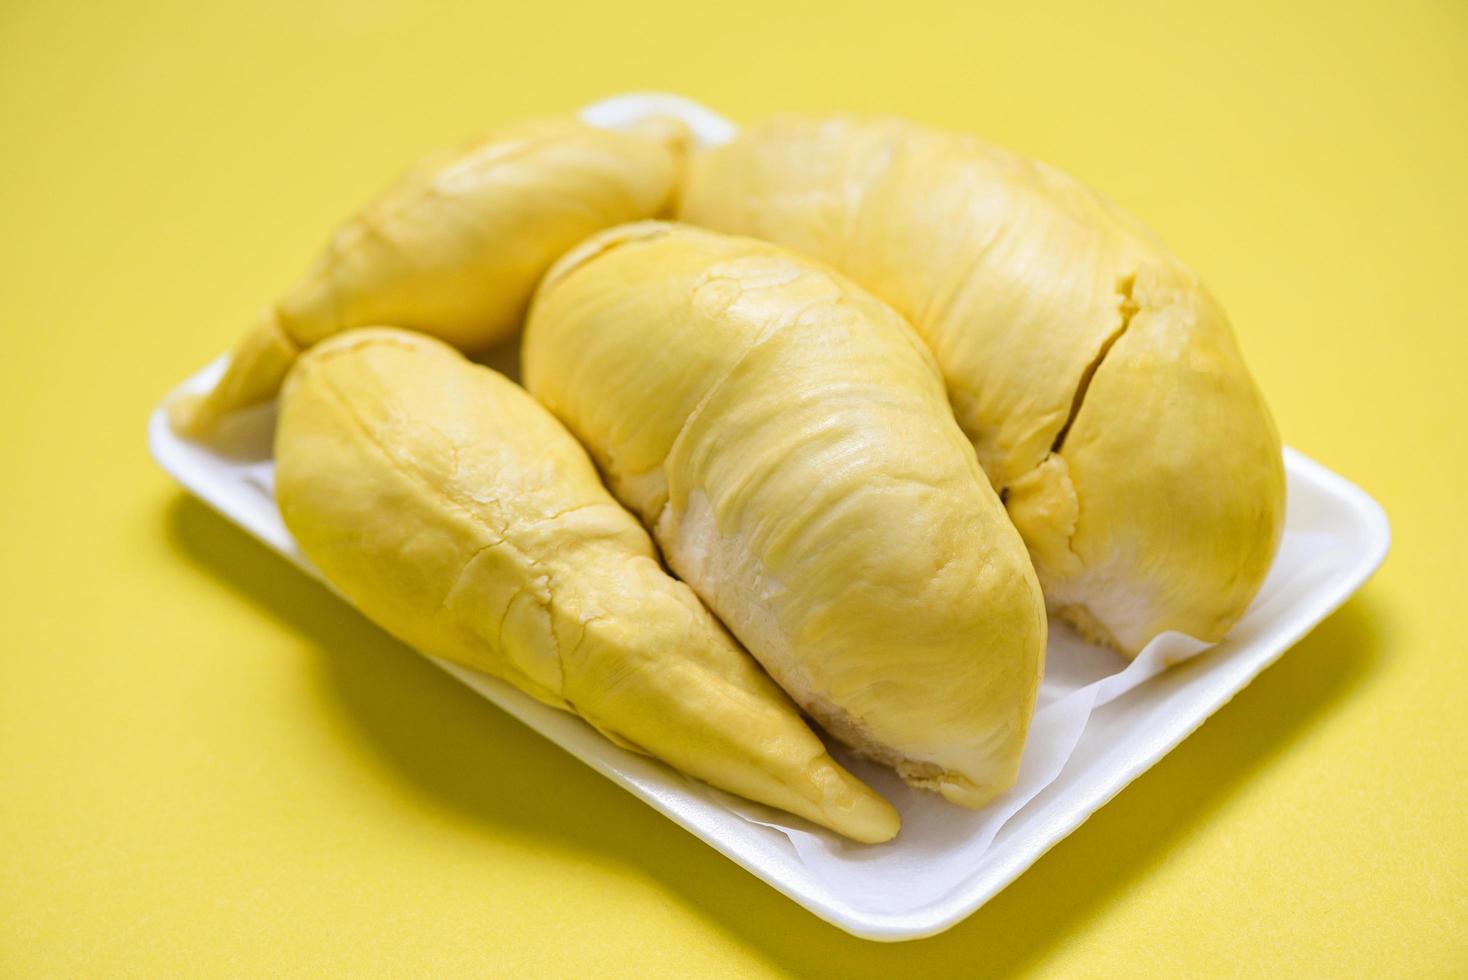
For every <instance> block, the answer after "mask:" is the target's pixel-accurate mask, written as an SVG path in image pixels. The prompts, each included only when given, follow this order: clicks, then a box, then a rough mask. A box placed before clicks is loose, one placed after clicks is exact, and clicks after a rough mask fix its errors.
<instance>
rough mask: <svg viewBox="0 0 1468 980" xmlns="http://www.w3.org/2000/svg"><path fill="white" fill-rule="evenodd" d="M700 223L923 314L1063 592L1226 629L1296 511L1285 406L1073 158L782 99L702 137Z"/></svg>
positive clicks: (1126, 626)
mask: <svg viewBox="0 0 1468 980" xmlns="http://www.w3.org/2000/svg"><path fill="white" fill-rule="evenodd" d="M679 215H680V217H681V218H682V219H684V220H687V221H690V222H694V223H697V224H700V225H704V226H707V227H709V228H713V229H717V230H720V231H725V232H733V233H738V234H744V235H753V236H756V237H759V238H762V239H767V240H770V241H773V242H778V243H780V244H783V245H785V246H788V247H790V248H793V249H796V250H798V251H800V252H803V253H805V254H808V255H810V256H812V257H814V258H816V259H818V260H821V261H824V262H828V263H830V264H832V265H833V266H835V267H836V268H838V269H839V270H841V271H842V272H844V273H845V274H847V275H849V276H850V277H851V278H852V279H853V280H855V281H856V282H858V283H860V284H861V285H862V286H864V287H866V288H868V289H870V290H871V291H872V292H873V293H875V294H876V295H877V296H879V297H881V298H882V299H884V300H886V301H887V302H889V303H891V304H892V305H893V307H895V308H896V309H897V310H898V312H900V313H902V314H903V315H904V316H905V317H907V318H908V319H909V320H910V321H911V322H912V324H913V325H914V327H915V328H916V329H917V331H918V333H919V334H921V336H922V337H923V339H924V341H925V342H926V343H927V345H928V347H929V348H930V349H931V350H932V352H933V354H934V355H935V357H936V359H937V362H938V365H939V367H940V368H941V370H942V372H943V377H944V381H945V383H946V386H947V390H948V395H949V398H950V400H951V402H952V405H953V410H954V412H955V414H956V416H957V418H958V421H959V424H960V425H961V426H962V428H963V430H964V432H965V433H966V434H967V435H968V437H969V438H970V439H971V440H972V442H973V446H974V449H975V450H976V452H977V454H978V457H979V461H980V463H981V464H982V465H983V468H984V470H985V472H986V473H987V474H988V476H989V478H990V480H991V481H992V483H993V486H994V487H995V489H996V490H998V491H999V492H1000V493H1001V494H1002V495H1003V497H1004V499H1005V501H1006V503H1007V506H1008V511H1009V514H1010V516H1011V518H1012V519H1013V520H1014V522H1015V524H1016V525H1017V527H1018V528H1019V531H1020V533H1021V534H1022V535H1023V536H1024V539H1025V542H1026V544H1027V545H1028V547H1029V550H1030V552H1031V555H1032V557H1033V559H1034V563H1035V567H1036V569H1037V571H1038V572H1039V577H1040V582H1041V584H1042V586H1043V587H1044V590H1045V596H1046V600H1047V602H1048V603H1049V605H1050V607H1051V608H1052V609H1054V610H1055V611H1056V612H1057V613H1059V614H1060V615H1061V616H1062V617H1064V618H1066V619H1068V620H1070V621H1071V622H1072V623H1074V624H1075V625H1076V626H1078V627H1079V628H1080V629H1081V630H1082V631H1083V632H1085V633H1086V634H1087V635H1089V636H1090V637H1091V638H1093V639H1096V640H1098V641H1100V642H1104V643H1107V644H1109V645H1111V646H1114V647H1116V648H1117V649H1119V650H1121V651H1123V652H1124V653H1128V654H1135V653H1136V652H1137V651H1139V650H1140V649H1141V648H1142V647H1143V646H1145V645H1146V643H1147V642H1148V641H1149V640H1151V639H1152V638H1153V637H1154V636H1156V635H1157V634H1159V633H1161V632H1163V631H1165V630H1179V631H1181V632H1184V633H1187V634H1189V635H1192V636H1195V637H1198V638H1200V639H1203V640H1207V641H1216V640H1219V639H1221V638H1222V637H1223V635H1224V634H1225V633H1226V632H1227V631H1228V630H1229V628H1230V627H1231V626H1232V625H1233V623H1234V622H1235V621H1236V620H1237V619H1238V618H1239V616H1241V615H1242V614H1243V612H1244V609H1245V608H1246V607H1247V606H1248V604H1249V602H1250V600H1251V599H1252V598H1253V596H1254V594H1255V592H1256V591H1257V590H1258V588H1259V585H1260V584H1261V582H1262V581H1263V578H1264V575H1265V573H1266V571H1267V570H1268V568H1269V565H1270V562H1271V561H1272V559H1273V555H1274V552H1275V548H1276V546H1277V544H1278V541H1279V537H1280V533H1281V530H1282V526H1283V516H1284V472H1283V464H1282V459H1281V449H1280V441H1279V436H1278V433H1277V431H1276V430H1275V427H1274V423H1273V421H1272V419H1271V417H1270V415H1269V411H1268V409H1267V407H1266V406H1265V404H1264V401H1263V398H1262V397H1261V395H1260V393H1259V391H1258V389H1257V387H1256V386H1255V384H1254V382H1253V379H1252V378H1251V377H1250V375H1249V372H1248V369H1247V368H1246V366H1245V365H1244V362H1243V359H1242V358H1241V356H1240V354H1239V351H1238V348H1237V346H1236V344H1235V342H1234V339H1233V335H1232V333H1231V331H1230V329H1229V326H1228V322H1227V320H1226V318H1225V317H1224V314H1223V311H1222V310H1221V309H1220V308H1219V306H1218V304H1217V302H1216V301H1215V300H1214V298H1213V297H1212V296H1211V295H1210V294H1209V293H1208V291H1207V290H1206V289H1205V288H1204V287H1203V286H1202V284H1201V283H1200V282H1199V281H1198V279H1197V277H1196V276H1195V275H1194V274H1193V272H1192V271H1190V270H1189V269H1188V268H1187V267H1186V266H1185V265H1183V263H1182V262H1181V261H1179V260H1178V259H1177V258H1176V257H1174V256H1173V255H1172V254H1171V253H1170V252H1169V251H1168V250H1167V249H1166V248H1165V247H1164V246H1163V245H1162V244H1161V243H1160V242H1158V241H1157V240H1156V238H1154V237H1153V236H1152V235H1151V234H1150V233H1149V232H1148V231H1146V230H1145V229H1144V228H1142V227H1141V226H1140V225H1139V224H1138V223H1137V222H1136V221H1135V220H1134V219H1132V218H1131V217H1130V216H1128V215H1127V214H1125V213H1124V212H1122V211H1121V210H1120V209H1118V208H1117V207H1115V206H1114V205H1112V204H1111V203H1110V202H1108V201H1106V200H1105V199H1104V198H1102V197H1100V196H1099V195H1097V194H1095V193H1094V192H1092V191H1090V190H1089V189H1087V188H1086V187H1084V186H1083V185H1081V184H1080V183H1078V182H1077V181H1075V180H1073V179H1072V178H1070V177H1068V176H1066V175H1065V174H1063V173H1061V172H1059V171H1057V170H1055V169H1053V168H1051V167H1048V166H1046V165H1045V164H1043V163H1037V162H1034V161H1031V160H1027V159H1024V158H1022V157H1019V156H1017V155H1015V154H1012V153H1009V152H1007V151H1004V150H1002V149H999V148H997V147H994V146H991V145H988V144H986V143H984V142H982V141H980V140H978V139H976V138H974V137H971V136H966V135H961V134H956V133H947V132H941V131H937V130H933V129H930V128H927V127H923V126H920V125H917V124H915V123H910V122H907V121H905V120H900V119H891V118H864V117H845V116H838V117H832V118H808V117H799V116H787V117H780V118H776V119H773V120H771V121H768V122H765V123H762V124H758V125H754V126H749V127H746V128H745V129H744V130H743V131H742V132H741V134H740V135H739V136H738V137H737V138H736V139H735V140H734V141H733V142H732V143H730V144H728V145H726V146H723V147H720V148H717V149H714V150H710V151H707V152H705V153H702V154H699V155H697V156H696V157H695V158H694V159H693V160H691V161H690V164H689V172H688V174H687V176H686V183H685V186H684V188H683V194H682V197H681V202H680V211H679Z"/></svg>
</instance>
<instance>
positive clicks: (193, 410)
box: [170, 118, 687, 437]
mask: <svg viewBox="0 0 1468 980" xmlns="http://www.w3.org/2000/svg"><path fill="white" fill-rule="evenodd" d="M686 138H687V133H686V131H684V130H683V129H682V127H681V124H678V123H676V122H673V121H671V120H662V119H654V120H649V121H648V122H647V123H645V124H644V125H643V127H642V128H641V129H638V130H634V131H630V132H610V131H607V130H603V129H597V128H594V127H591V126H587V125H585V124H583V123H581V122H579V121H577V120H574V119H570V118H566V119H545V120H539V121H535V122H530V123H525V124H522V125H519V126H513V127H509V128H506V129H504V130H501V131H499V132H496V133H493V134H491V135H490V136H488V137H487V138H485V139H483V140H480V141H478V142H476V143H474V144H472V145H470V146H466V147H464V148H462V149H460V150H457V151H452V152H443V153H437V154H433V155H431V156H429V157H427V158H425V159H423V160H421V161H420V162H419V163H418V164H417V165H416V166H414V167H413V168H412V169H410V170H409V171H408V172H407V173H405V174H403V175H402V176H401V177H399V178H398V180H397V181H396V182H395V183H394V184H393V185H392V186H391V187H389V188H388V189H387V190H386V191H385V192H383V193H382V194H381V195H380V196H379V197H378V198H377V199H376V200H374V201H373V202H372V203H370V204H368V205H367V206H366V207H364V208H363V209H362V210H361V211H359V212H358V213H357V214H356V215H354V216H353V217H352V218H350V219H349V220H348V221H347V222H346V223H345V224H343V225H342V226H341V227H340V228H338V229H337V231H336V232H335V233H334V234H333V235H332V236H331V239H330V240H329V242H328V243H327V245H326V248H325V249H324V250H323V251H322V253H321V254H320V256H319V257H318V258H317V259H316V261H315V262H314V263H313V264H312V265H311V267H310V268H309V269H308V270H307V272H306V274H305V275H304V276H303V277H302V278H301V280H300V281H299V282H297V283H296V284H295V286H294V287H292V288H291V289H290V290H289V291H287V292H286V293H285V295H284V296H282V297H281V298H280V300H279V301H278V302H277V303H275V304H274V305H273V306H271V307H270V308H268V309H267V310H265V311H264V312H263V313H262V314H261V316H260V319H259V321H258V323H257V324H256V326H255V328H254V329H253V330H252V331H250V332H249V333H248V334H246V335H245V337H244V338H243V339H242V340H241V341H240V343H239V344H238V346H237V347H236V348H235V351H234V353H233V356H232V357H231V359H230V364H229V367H228V370H227V372H226V374H225V375H224V377H223V378H222V379H221V380H220V382H219V383H218V385H217V386H216V387H215V388H214V389H213V391H211V392H210V393H209V394H207V395H205V396H203V397H192V398H187V399H184V400H181V401H179V402H177V403H175V404H174V405H172V406H171V407H170V416H171V419H172V422H173V426H174V428H175V429H176V430H177V431H179V432H180V433H183V434H186V435H190V436H193V437H206V436H209V435H211V434H213V433H214V432H215V431H216V429H217V428H218V426H219V424H220V422H221V421H222V419H224V418H225V417H226V416H227V415H229V413H231V412H232V411H234V410H236V409H240V408H245V407H248V406H250V405H253V404H256V403H260V402H264V401H268V400H269V399H271V398H273V397H274V396H275V393H276V391H277V390H278V389H279V387H280V383H281V380H282V379H283V378H284V377H285V374H286V372H287V371H288V370H289V369H290V365H291V363H292V362H293V361H294V360H295V358H296V357H297V356H298V355H299V353H300V352H301V351H302V350H304V349H306V348H309V347H310V346H311V345H312V344H315V343H318V342H320V341H322V340H324V339H325V338H327V337H329V336H332V335H333V334H336V333H339V332H341V331H343V330H348V329H351V328H353V327H362V326H370V325H373V324H379V323H390V324H393V325H394V326H398V327H404V328H407V329H411V330H417V331H421V332H423V333H426V334H429V335H430V336H434V337H437V338H439V339H441V340H444V341H447V342H448V343H450V344H452V345H454V346H455V347H458V348H459V349H461V350H464V351H470V352H475V351H480V350H483V349H486V348H489V347H492V346H493V345H495V344H497V343H499V342H501V341H503V340H505V339H507V338H508V337H510V336H511V335H512V334H513V333H514V332H515V331H516V330H518V329H519V326H520V321H521V320H522V319H523V317H524V313H525V308H526V306H527V305H528V303H529V301H530V296H531V294H532V293H533V292H534V290H535V284H536V283H537V282H538V281H539V279H540V277H541V275H542V274H543V273H544V272H545V270H546V269H547V268H549V266H550V264H551V263H552V262H553V261H555V259H556V258H557V257H559V256H560V255H561V254H562V253H563V252H565V251H566V250H567V249H569V248H570V247H571V246H572V245H574V244H576V243H577V242H578V241H580V240H581V239H583V238H585V237H586V236H587V235H589V234H591V233H592V232H594V231H597V230H599V229H601V228H607V227H610V226H612V225H616V224H620V223H622V222H625V221H632V220H635V219H638V218H648V217H654V216H656V215H657V214H659V213H660V212H661V211H663V210H664V209H665V208H666V207H668V206H669V205H670V203H671V197H672V193H673V189H674V186H675V184H676V181H677V176H678V170H679V167H680V166H681V161H682V150H683V146H684V143H685V141H686Z"/></svg>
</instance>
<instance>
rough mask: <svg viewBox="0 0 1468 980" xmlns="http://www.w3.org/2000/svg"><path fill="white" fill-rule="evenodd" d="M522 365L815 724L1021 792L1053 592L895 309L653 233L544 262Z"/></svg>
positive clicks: (942, 787) (929, 777) (603, 238)
mask: <svg viewBox="0 0 1468 980" xmlns="http://www.w3.org/2000/svg"><path fill="white" fill-rule="evenodd" d="M524 377H525V380H526V385H527V386H528V387H529V388H530V390H531V392H532V393H533V394H535V396H536V397H537V398H539V399H540V400H541V402H542V403H544V404H545V405H546V406H547V407H549V408H550V409H551V410H552V411H553V412H555V413H556V414H557V415H558V416H559V417H560V418H561V419H562V420H563V421H565V422H566V424H567V426H568V427H569V428H570V429H571V430H572V431H573V432H574V433H576V435H577V436H579V437H580V438H581V440H582V442H583V443H585V444H586V446H587V447H588V448H589V449H590V450H591V452H592V455H593V456H594V457H595V459H596V461H597V463H598V465H599V467H600V469H601V470H602V472H603V473H604V474H605V475H606V476H607V478H608V480H609V482H610V485H611V487H612V489H613V491H614V492H615V493H616V494H617V495H618V496H619V497H620V499H621V500H622V501H623V502H624V503H625V504H627V506H629V507H630V508H632V509H633V510H634V511H636V512H637V513H638V514H640V515H641V516H642V518H643V521H644V523H646V524H647V526H648V527H650V528H652V529H653V532H654V536H655V537H656V538H657V540H658V543H659V544H660V545H661V547H662V551H663V555H664V557H665V558H666V560H667V562H668V565H669V567H671V568H672V569H673V570H674V571H675V572H676V573H677V574H678V575H679V576H680V577H681V578H682V579H683V580H684V581H686V582H687V583H688V584H689V585H691V586H692V587H693V588H694V590H695V591H697V592H698V594H699V595H700V596H702V598H703V599H704V601H705V602H707V603H708V605H709V607H710V608H711V609H712V610H713V611H714V612H715V613H716V614H717V615H718V616H719V617H720V618H721V619H722V620H723V621H724V623H725V624H727V625H728V627H729V629H730V630H731V631H732V632H733V633H734V635H735V636H737V637H738V638H739V639H740V641H741V642H743V643H744V645H745V646H746V647H747V648H748V649H749V651H750V652H751V653H752V654H754V656H755V657H756V658H757V659H758V660H759V661H760V662H761V663H762V664H763V665H764V666H765V668H766V669H767V670H768V671H769V672H770V674H771V675H772V676H773V677H774V678H775V679H776V680H777V681H779V683H780V685H781V686H782V687H783V688H784V689H785V690H786V691H788V692H789V693H790V694H791V696H792V697H794V698H795V700H796V701H797V702H798V703H799V704H800V706H801V707H802V708H804V709H805V710H806V711H807V712H809V713H810V714H811V715H812V716H813V717H815V718H816V719H817V720H818V721H820V722H821V723H822V724H823V725H824V726H825V727H826V728H827V729H828V730H829V731H831V732H832V733H833V734H835V735H837V736H838V737H839V738H841V739H843V740H844V741H846V742H847V743H848V744H850V745H852V746H854V747H855V748H856V749H857V750H858V751H860V752H863V753H864V754H866V755H868V756H870V757H872V758H875V759H877V760H879V761H882V762H885V763H887V764H889V765H892V766H894V767H895V768H896V769H897V771H898V772H899V774H901V775H902V776H903V777H904V778H905V779H906V780H907V781H908V782H910V783H912V784H914V785H916V786H921V787H925V788H929V789H933V790H936V791H938V792H940V793H942V794H943V795H944V796H945V797H947V798H948V799H950V800H952V801H955V802H958V803H961V804H964V805H967V806H980V805H982V804H984V803H985V802H987V801H988V800H990V799H992V798H993V797H994V796H995V795H997V794H998V793H1000V792H1002V791H1003V790H1005V789H1006V788H1008V787H1009V786H1010V785H1011V784H1012V783H1013V781H1014V778H1015V774H1016V771H1017V769H1018V765H1019V760H1020V754H1021V751H1022V749H1023V746H1024V739H1025V733H1026V731H1027V728H1028V725H1029V721H1030V716H1031V714H1032V712H1033V709H1034V704H1035V696H1036V692H1037V688H1038V684H1039V678H1040V673H1041V669H1042V662H1043V658H1044V650H1045V614H1044V607H1043V602H1042V600H1041V596H1040V592H1039V588H1038V583H1037V582H1036V580H1035V575H1034V571H1033V569H1032V568H1031V567H1030V562H1029V559H1028V557H1027V556H1026V554H1025V550H1024V545H1023V543H1022V542H1021V540H1020V538H1019V535H1018V534H1017V533H1016V532H1015V530H1014V528H1013V526H1012V525H1011V524H1010V522H1009V520H1008V519H1007V518H1006V517H1005V515H1004V511H1003V508H1002V506H1001V504H1000V503H999V500H998V498H997V497H996V496H995V494H994V492H993V490H992V489H991V488H990V487H989V485H988V482H987V481H986V480H985V479H984V475H983V472H982V471H981V470H980V469H979V467H978V464H977V461H976V460H975V458H974V454H973V450H972V448H971V447H970V446H969V444H968V441H967V440H966V439H965V438H964V435H963V433H962V432H961V431H960V430H959V428H958V426H957V424H956V423H955V422H954V419H953V415H952V412H951V411H950V410H949V407H948V404H947V401H946V398H945V395H944V390H943V385H942V380H941V378H940V376H939V374H938V371H937V368H936V366H935V365H934V363H933V359H932V356H931V355H930V354H929V353H928V352H927V351H926V350H925V349H924V348H923V346H922V343H921V341H920V340H919V339H918V338H917V336H916V335H915V334H914V333H913V332H912V330H911V328H910V327H909V326H908V325H907V324H906V323H904V322H903V321H902V319H901V318H900V317H899V316H898V315H897V314H896V313H894V312H893V311H892V310H891V308H890V307H888V306H886V305H885V304H883V303H881V302H879V301H878V300H876V299H874V298H873V297H872V296H870V295H869V294H867V293H865V292H864V291H862V290H861V289H860V288H858V287H856V286H855V285H853V284H852V283H850V282H849V281H847V280H846V279H844V278H842V277H841V276H839V275H837V274H835V273H833V272H831V271H828V270H827V269H826V268H825V267H823V266H819V265H817V264H815V263H813V262H811V261H810V260H808V259H805V258H802V257H799V256H797V255H795V254H794V253H791V252H788V251H786V250H784V249H780V248H776V247H774V246H772V245H769V244H766V243H763V242H757V241H754V240H751V239H743V238H733V237H729V236H723V235H716V234H712V233H710V232H706V231H701V230H698V229H694V228H690V227H687V226H676V225H668V224H663V223H657V222H644V223H641V224H637V225H631V226H627V227H624V228H620V229H613V230H612V231H609V232H604V233H602V234H599V235H597V236H594V237H593V238H592V239H590V240H589V241H588V242H586V243H583V244H582V245H581V246H579V247H578V248H577V249H576V250H575V251H573V252H572V253H570V254H569V255H567V256H566V258H564V259H562V260H561V261H560V262H559V263H557V265H556V266H555V267H554V268H553V269H552V270H551V271H550V272H549V273H547V275H546V278H545V281H544V282H543V284H542V286H541V289H540V292H539V293H538V294H537V298H536V300H535V303H534V304H533V305H532V307H531V312H530V317H529V320H528V322H527V324H526V330H525V340H524Z"/></svg>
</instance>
